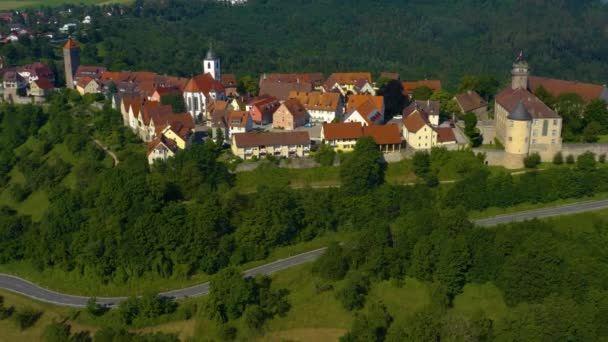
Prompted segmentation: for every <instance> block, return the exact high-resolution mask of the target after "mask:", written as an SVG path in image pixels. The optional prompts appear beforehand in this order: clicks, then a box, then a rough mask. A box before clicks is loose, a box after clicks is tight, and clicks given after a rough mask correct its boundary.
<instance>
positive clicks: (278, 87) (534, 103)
mask: <svg viewBox="0 0 608 342" xmlns="http://www.w3.org/2000/svg"><path fill="white" fill-rule="evenodd" d="M63 55H64V66H65V79H66V84H67V87H69V88H72V89H76V90H77V91H78V92H79V93H80V94H81V95H85V94H103V95H104V96H105V97H106V98H109V99H111V100H112V104H113V106H114V108H116V109H118V110H120V112H121V114H122V119H123V123H124V125H125V126H127V127H129V128H130V129H131V130H132V131H133V132H134V133H135V134H137V135H138V136H139V137H140V138H141V139H142V140H143V141H145V142H146V143H147V144H148V161H149V162H150V164H152V163H154V162H155V161H158V160H167V159H168V158H171V157H172V156H174V155H175V153H177V151H178V150H180V149H185V148H187V147H188V146H189V145H190V144H192V143H194V136H195V133H196V132H210V134H209V135H210V136H209V138H213V139H216V140H218V139H223V140H224V141H225V143H227V144H230V146H231V150H232V152H233V154H234V155H235V156H237V157H239V158H241V159H244V160H247V159H259V158H263V157H267V156H273V157H278V158H305V157H308V156H309V154H310V152H311V149H314V145H316V144H320V143H325V144H327V145H329V146H330V147H331V148H333V149H334V150H336V151H351V150H352V149H353V148H354V145H355V143H356V141H357V139H359V138H360V137H363V136H369V137H372V138H373V139H374V141H375V142H376V144H377V145H378V148H379V149H380V150H381V151H382V152H384V153H386V154H387V155H388V154H398V155H403V154H404V153H407V151H416V150H428V149H431V148H433V147H438V146H442V147H446V148H448V149H458V148H463V147H466V146H468V144H469V140H468V139H467V137H466V136H465V134H463V132H462V131H461V128H460V127H459V126H458V125H457V124H455V122H454V121H453V118H445V117H442V116H441V115H440V114H441V108H440V103H439V102H438V101H432V100H426V101H417V100H413V101H411V103H410V105H409V106H407V107H406V108H405V109H404V110H403V112H402V113H390V114H398V115H391V118H390V119H389V116H387V115H386V114H387V113H385V107H386V106H385V99H384V98H383V96H380V95H378V94H377V93H378V87H377V84H376V82H375V81H374V79H373V78H372V74H371V73H370V72H336V73H333V74H331V75H330V76H329V77H327V78H325V77H324V75H323V74H321V73H303V74H279V73H272V74H262V75H260V79H259V89H260V91H259V95H258V96H253V97H252V96H248V94H240V93H239V91H238V89H237V80H236V77H235V75H233V74H224V73H222V66H221V63H220V58H219V57H218V56H216V54H215V53H214V51H213V50H212V49H209V51H208V53H207V54H206V56H204V59H203V61H202V66H203V68H202V69H203V70H202V73H201V74H200V75H197V76H194V77H192V78H180V77H173V76H167V75H160V74H157V73H154V72H147V71H119V72H115V71H108V70H107V69H106V68H105V67H102V66H90V65H81V64H80V48H79V46H78V44H77V43H76V42H75V41H73V40H72V39H68V40H67V42H66V43H65V45H64V47H63ZM2 73H3V83H2V85H3V88H4V89H3V90H4V93H3V98H4V99H5V100H6V101H12V102H22V103H23V102H27V101H30V102H31V99H30V98H29V97H33V98H34V99H35V100H36V101H43V100H44V97H45V96H46V95H48V93H49V92H50V91H52V90H53V88H54V80H55V77H54V75H53V73H52V71H51V70H50V69H49V68H48V66H45V65H44V64H42V63H34V64H31V65H25V66H21V67H14V68H4V69H2ZM511 74H512V82H511V86H510V87H508V88H506V89H504V90H502V91H500V92H499V93H498V94H497V95H496V97H495V104H494V112H493V113H488V103H486V101H485V100H484V99H482V98H481V96H479V94H477V93H475V92H474V91H467V92H465V93H462V94H458V95H456V96H455V97H454V100H455V102H456V103H457V104H458V106H459V109H460V110H461V112H462V113H468V112H472V113H474V114H475V115H476V116H477V117H478V120H479V122H480V124H479V129H480V130H481V133H482V136H483V139H484V142H487V143H492V142H494V141H495V139H497V140H498V141H500V143H502V144H503V145H504V151H503V152H502V154H501V156H500V158H499V159H500V161H499V162H497V164H502V165H503V166H506V167H511V168H517V167H519V166H520V165H521V163H522V160H523V158H524V157H525V156H528V155H530V154H531V153H538V154H539V155H540V156H541V157H542V159H543V160H550V159H551V158H553V156H554V155H555V153H557V152H560V151H561V149H562V139H561V131H562V118H561V117H560V115H559V114H557V113H556V112H555V111H554V110H552V109H551V108H549V107H548V106H547V105H546V104H544V103H543V102H542V101H541V100H540V99H539V98H538V97H536V96H535V95H534V93H533V92H534V91H535V89H537V88H538V87H541V86H542V87H544V88H545V89H546V90H547V91H549V92H550V93H551V94H552V95H554V96H558V95H560V94H563V93H576V94H579V95H580V96H581V97H582V98H583V99H584V100H585V101H587V102H589V101H592V100H594V99H604V100H608V90H607V89H606V88H605V87H604V86H600V85H593V84H586V83H578V82H570V81H562V80H556V79H549V78H542V77H535V76H530V72H529V66H528V63H527V62H526V61H525V59H524V58H523V54H522V55H520V57H519V58H518V59H517V60H516V61H515V62H514V64H513V66H512V70H511ZM380 78H382V79H390V80H397V81H399V82H401V83H402V86H403V95H405V96H407V97H408V98H409V99H410V100H412V97H413V94H414V92H415V90H416V89H417V88H420V87H426V88H429V89H431V90H432V91H438V90H439V89H441V88H442V84H441V81H439V80H419V81H403V82H402V81H401V80H400V77H399V75H398V74H396V73H389V72H384V73H382V74H381V75H380ZM166 96H173V97H174V98H175V97H177V98H179V99H180V100H183V104H184V106H183V107H184V108H183V109H184V110H183V112H182V113H175V112H174V110H173V107H172V106H171V105H169V104H162V99H163V97H166ZM218 135H221V137H218Z"/></svg>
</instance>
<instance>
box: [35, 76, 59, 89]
mask: <svg viewBox="0 0 608 342" xmlns="http://www.w3.org/2000/svg"><path fill="white" fill-rule="evenodd" d="M34 83H36V85H37V86H38V88H40V89H44V90H49V89H53V88H55V86H54V85H53V83H52V82H51V81H49V80H48V79H46V78H39V79H37V80H36V81H34Z"/></svg>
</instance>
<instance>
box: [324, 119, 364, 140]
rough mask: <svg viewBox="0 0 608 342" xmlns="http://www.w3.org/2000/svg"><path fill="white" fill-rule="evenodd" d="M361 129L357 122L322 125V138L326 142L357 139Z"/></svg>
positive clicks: (361, 133) (360, 134)
mask: <svg viewBox="0 0 608 342" xmlns="http://www.w3.org/2000/svg"><path fill="white" fill-rule="evenodd" d="M362 135H363V129H362V127H361V124H360V123H358V122H336V123H324V124H323V136H324V137H325V139H326V140H337V139H358V138H360V137H361V136H362Z"/></svg>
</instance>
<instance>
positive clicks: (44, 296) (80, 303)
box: [0, 247, 327, 307]
mask: <svg viewBox="0 0 608 342" xmlns="http://www.w3.org/2000/svg"><path fill="white" fill-rule="evenodd" d="M326 249H327V248H325V247H324V248H320V249H316V250H314V251H310V252H306V253H302V254H298V255H294V256H292V257H289V258H285V259H280V260H277V261H274V262H271V263H268V264H265V265H262V266H259V267H255V268H251V269H248V270H246V271H245V272H243V275H244V276H245V277H255V276H256V275H258V274H266V275H269V274H273V273H275V272H278V271H282V270H285V269H288V268H291V267H294V266H297V265H301V264H304V263H307V262H311V261H314V260H316V259H317V258H318V257H320V256H321V255H322V254H323V253H324V252H325V250H326ZM0 288H2V289H6V290H9V291H11V292H15V293H18V294H21V295H24V296H27V297H30V298H34V299H37V300H39V301H42V302H47V303H51V304H56V305H62V306H73V307H86V305H87V301H88V300H89V297H83V296H72V295H66V294H62V293H58V292H54V291H50V290H47V289H44V288H41V287H40V286H38V285H36V284H33V283H31V282H29V281H27V280H24V279H21V278H19V277H15V276H12V275H9V274H2V273H0ZM207 294H209V283H203V284H200V285H195V286H192V287H188V288H185V289H179V290H173V291H169V292H163V293H161V294H160V295H161V296H165V297H171V298H174V299H184V298H189V297H199V296H204V295H207ZM125 299H126V297H98V298H97V302H98V303H99V304H102V305H105V306H109V307H114V306H116V305H117V304H119V303H120V302H122V301H124V300H125Z"/></svg>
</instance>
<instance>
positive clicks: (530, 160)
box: [524, 153, 540, 169]
mask: <svg viewBox="0 0 608 342" xmlns="http://www.w3.org/2000/svg"><path fill="white" fill-rule="evenodd" d="M539 164H540V155H539V154H538V153H532V154H531V155H529V156H527V157H526V158H524V166H525V167H526V169H536V168H537V167H538V165H539Z"/></svg>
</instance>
